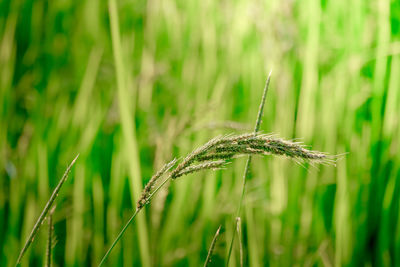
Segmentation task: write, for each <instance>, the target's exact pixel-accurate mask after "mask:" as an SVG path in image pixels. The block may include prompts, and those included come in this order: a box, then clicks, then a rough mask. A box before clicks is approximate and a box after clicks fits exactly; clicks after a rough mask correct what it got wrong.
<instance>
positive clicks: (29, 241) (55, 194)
mask: <svg viewBox="0 0 400 267" xmlns="http://www.w3.org/2000/svg"><path fill="white" fill-rule="evenodd" d="M78 157H79V154H78V155H77V156H76V157H75V158H74V160H73V161H72V162H71V164H70V165H69V166H68V168H67V169H66V170H65V172H64V175H63V176H62V178H61V180H60V182H59V183H58V185H57V186H56V188H55V189H54V191H53V193H52V194H51V197H50V199H49V201H47V203H46V206H45V207H44V209H43V211H42V213H41V214H40V216H39V218H38V220H37V221H36V223H35V225H34V226H33V229H32V232H31V233H30V234H29V237H28V239H27V240H26V242H25V245H24V246H23V248H22V250H21V252H20V253H19V256H18V259H17V263H16V265H19V264H20V263H21V259H22V257H23V256H24V254H25V252H26V251H27V249H28V248H29V246H30V245H31V244H32V242H33V240H34V239H35V236H36V234H37V233H38V231H39V228H40V226H41V225H42V224H43V221H44V219H45V218H46V215H47V213H49V210H50V208H51V205H52V204H53V203H54V201H55V200H56V198H57V197H58V193H59V192H60V189H61V186H62V185H63V184H64V183H65V181H66V180H67V177H68V174H69V172H70V171H71V168H72V166H73V165H74V164H75V161H76V160H77V159H78Z"/></svg>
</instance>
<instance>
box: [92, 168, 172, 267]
mask: <svg viewBox="0 0 400 267" xmlns="http://www.w3.org/2000/svg"><path fill="white" fill-rule="evenodd" d="M170 179H171V175H169V176H168V177H167V178H166V179H165V180H164V181H163V182H162V183H161V184H160V185H159V186H157V188H156V189H154V191H153V192H152V193H151V194H150V195H149V197H148V198H147V202H146V204H147V203H149V202H150V200H151V199H152V198H153V196H154V195H155V194H156V193H157V192H158V191H159V190H160V189H161V187H163V186H164V185H165V184H166V183H167V182H168V181H169V180H170ZM143 207H144V206H141V207H140V208H138V209H136V210H135V212H134V213H133V215H132V216H131V217H130V218H129V220H128V222H127V223H126V224H125V226H124V228H122V230H121V232H119V234H118V236H117V237H116V238H115V240H114V242H113V243H112V245H111V247H110V248H109V249H108V250H107V252H106V254H104V256H103V258H102V259H101V262H100V263H99V265H98V266H99V267H100V266H102V265H103V263H104V262H105V261H106V259H107V257H108V255H109V254H110V253H111V250H112V249H113V248H114V247H115V245H116V244H117V243H118V241H119V240H120V239H121V237H122V235H123V234H124V233H125V231H126V229H128V227H129V225H130V224H131V223H132V222H133V220H134V219H135V217H136V215H137V214H138V213H139V212H140V211H141V210H142V209H143Z"/></svg>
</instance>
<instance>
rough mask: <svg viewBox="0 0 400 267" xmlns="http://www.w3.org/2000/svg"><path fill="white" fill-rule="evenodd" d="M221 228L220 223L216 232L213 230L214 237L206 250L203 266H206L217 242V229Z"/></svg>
mask: <svg viewBox="0 0 400 267" xmlns="http://www.w3.org/2000/svg"><path fill="white" fill-rule="evenodd" d="M220 230H221V225H220V226H219V227H218V229H217V232H215V235H214V238H213V240H212V241H211V245H210V249H209V250H208V254H207V258H206V261H205V262H204V267H207V266H208V264H209V263H210V262H211V257H212V254H213V252H214V247H215V243H217V238H218V236H219V231H220Z"/></svg>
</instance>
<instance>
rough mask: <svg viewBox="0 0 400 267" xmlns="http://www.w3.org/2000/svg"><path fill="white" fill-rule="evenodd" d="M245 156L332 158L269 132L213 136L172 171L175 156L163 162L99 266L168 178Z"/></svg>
mask: <svg viewBox="0 0 400 267" xmlns="http://www.w3.org/2000/svg"><path fill="white" fill-rule="evenodd" d="M245 155H277V156H286V157H289V158H292V159H294V160H303V161H310V162H316V163H331V162H333V161H334V157H332V156H329V155H327V154H325V153H321V152H318V151H313V150H309V149H306V148H305V147H303V145H302V144H300V143H296V142H291V141H287V140H283V139H280V138H276V137H274V136H272V135H266V134H254V133H245V134H240V135H225V136H218V137H215V138H213V139H211V140H210V141H208V142H207V143H205V144H204V145H202V146H201V147H199V148H197V149H195V150H194V151H192V152H191V153H189V154H188V155H187V156H186V157H185V158H183V159H182V160H181V161H180V163H179V164H178V165H177V166H176V167H175V168H174V169H173V170H171V169H172V167H173V166H175V164H176V163H177V160H175V159H174V160H172V161H171V162H169V163H167V164H165V165H164V166H163V167H162V168H161V169H160V170H159V171H158V172H157V173H156V174H155V175H153V177H152V178H151V179H150V180H149V182H148V183H147V185H146V186H145V188H144V190H143V191H142V194H141V196H140V197H139V200H138V201H137V205H136V210H135V212H134V213H133V215H132V216H131V218H130V219H129V220H128V222H127V223H126V224H125V226H124V227H123V228H122V230H121V231H120V233H119V234H118V236H117V237H116V239H115V240H114V242H113V243H112V245H111V246H110V248H109V249H108V251H107V252H106V254H105V255H104V256H103V259H102V260H101V262H100V264H99V266H101V265H102V264H103V263H104V262H105V260H106V259H107V257H108V255H109V254H110V252H111V250H112V249H113V248H114V246H115V245H116V244H117V242H118V241H119V240H120V239H121V237H122V235H123V234H124V232H125V231H126V229H127V228H128V226H129V225H130V224H131V223H132V221H133V220H134V218H135V217H136V215H137V214H138V213H139V212H140V210H141V209H142V208H143V207H144V206H145V205H146V204H148V203H149V202H150V200H151V199H152V197H153V196H154V195H155V194H156V193H157V192H158V190H160V188H162V187H163V186H164V185H165V184H166V183H167V182H168V181H170V180H175V179H177V178H179V177H182V176H184V175H188V174H191V173H197V172H199V171H203V170H209V169H212V170H216V169H223V168H224V167H225V166H227V164H228V163H229V161H231V160H233V159H235V158H237V157H241V156H245ZM163 176H166V178H165V179H164V180H163V181H162V182H160V183H159V185H158V186H157V187H155V185H156V184H157V183H158V182H159V180H160V179H161V178H162V177H163ZM154 188H155V189H154Z"/></svg>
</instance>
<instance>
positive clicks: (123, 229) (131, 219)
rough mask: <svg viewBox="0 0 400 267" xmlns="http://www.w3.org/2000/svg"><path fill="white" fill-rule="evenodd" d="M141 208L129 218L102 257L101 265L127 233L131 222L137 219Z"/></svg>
mask: <svg viewBox="0 0 400 267" xmlns="http://www.w3.org/2000/svg"><path fill="white" fill-rule="evenodd" d="M140 210H141V209H137V210H135V212H134V213H133V215H132V216H131V218H130V219H129V220H128V222H127V223H126V224H125V226H124V228H122V230H121V232H119V234H118V236H117V238H115V240H114V242H113V243H112V245H111V247H110V248H109V249H108V250H107V252H106V254H104V256H103V258H102V259H101V262H100V263H99V266H102V265H103V263H104V262H105V261H106V259H107V257H108V255H109V254H110V253H111V250H112V249H113V248H114V247H115V245H116V244H117V243H118V241H119V240H120V239H121V237H122V235H123V234H124V233H125V231H126V229H128V226H129V225H130V224H131V222H132V221H133V219H135V217H136V215H137V214H138V213H139V211H140Z"/></svg>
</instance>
